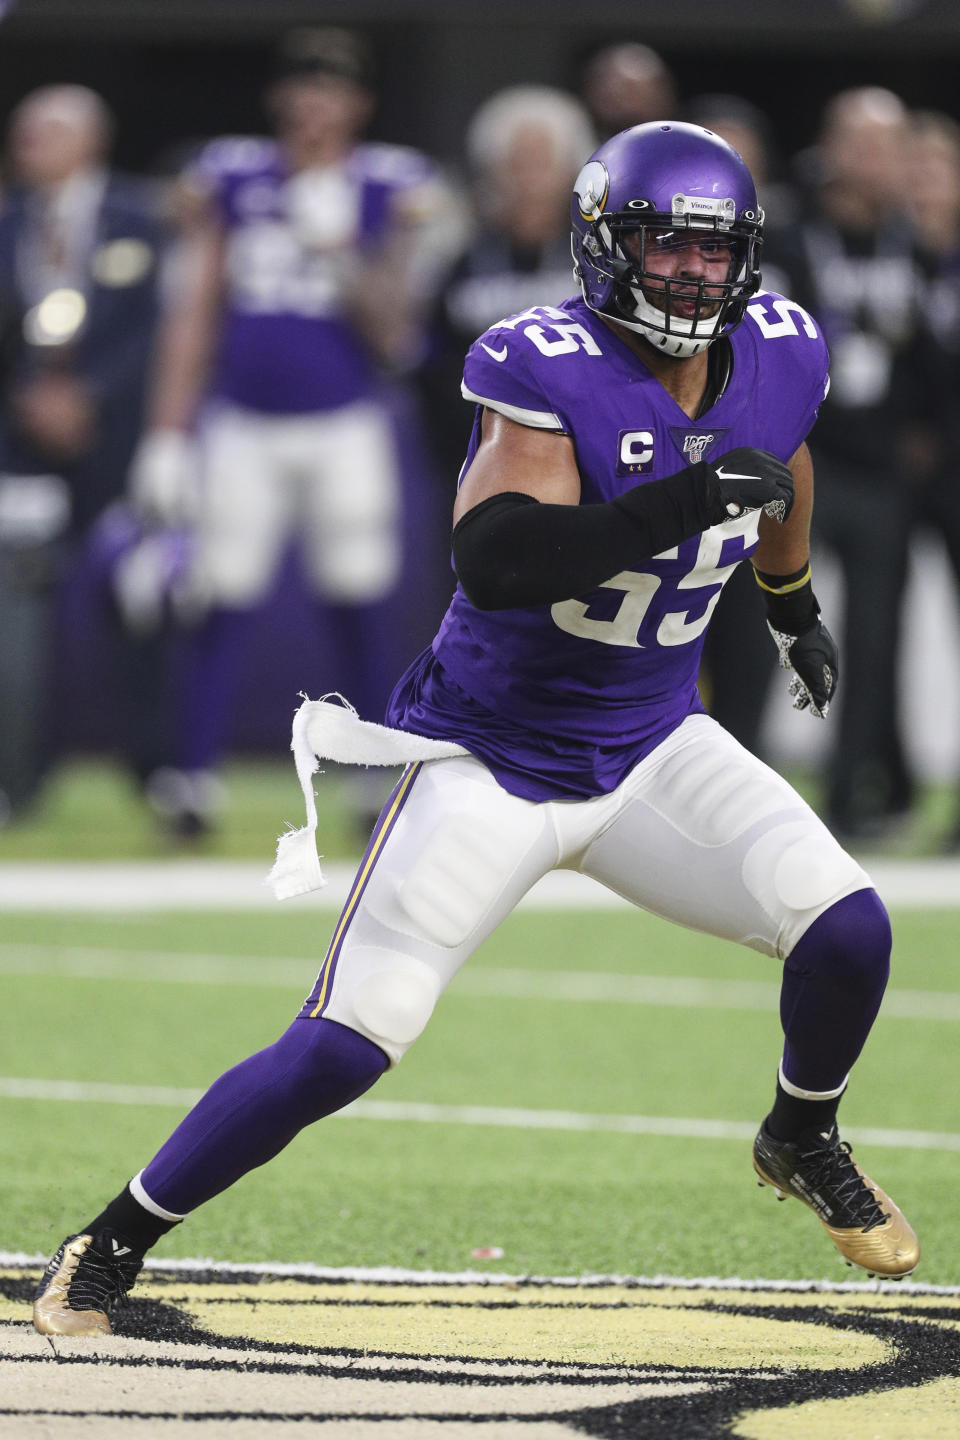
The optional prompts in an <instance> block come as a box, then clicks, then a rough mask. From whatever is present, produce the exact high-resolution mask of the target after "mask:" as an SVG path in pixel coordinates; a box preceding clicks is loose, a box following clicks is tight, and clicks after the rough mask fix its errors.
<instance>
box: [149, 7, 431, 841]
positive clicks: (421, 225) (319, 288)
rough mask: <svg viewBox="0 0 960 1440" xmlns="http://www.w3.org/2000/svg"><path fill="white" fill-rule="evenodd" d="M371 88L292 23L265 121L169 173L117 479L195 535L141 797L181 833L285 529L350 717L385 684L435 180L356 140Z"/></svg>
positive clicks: (191, 818)
mask: <svg viewBox="0 0 960 1440" xmlns="http://www.w3.org/2000/svg"><path fill="white" fill-rule="evenodd" d="M371 87H372V76H371V61H370V57H369V55H368V54H367V51H366V47H365V45H364V44H363V42H362V40H361V38H360V37H358V36H356V35H354V34H353V33H351V32H345V31H340V30H307V31H297V32H294V33H292V34H291V35H290V36H289V37H287V39H286V40H285V41H284V42H283V43H282V45H281V48H280V53H279V58H278V64H277V71H276V75H275V78H274V80H273V83H272V85H271V86H270V89H269V90H268V93H267V97H266V100H267V108H268V110H269V113H270V116H271V119H272V121H273V124H274V128H275V131H276V138H275V139H267V138H261V137H255V136H232V137H226V138H221V139H218V140H214V141H213V142H211V143H210V144H209V145H207V146H206V147H205V148H204V149H203V150H202V152H201V153H200V154H199V155H198V157H197V158H196V160H195V162H194V164H193V165H192V166H191V167H190V169H189V172H188V174H187V176H186V177H185V185H186V186H187V187H188V188H189V190H190V191H191V192H192V196H193V201H194V203H193V206H192V208H190V207H187V213H188V214H189V215H190V223H189V226H188V230H187V234H186V235H185V237H184V242H183V247H182V252H183V253H182V255H181V256H180V258H179V261H178V263H177V264H176V265H175V266H174V267H173V269H172V275H171V286H170V288H171V290H172V301H171V304H170V307H169V312H168V315H167V318H166V324H165V327H164V330H163V333H162V335H161V341H160V346H159V354H158V357H157V364H156V378H155V386H154V390H153V397H152V404H151V414H150V417H149V426H148V431H147V433H146V435H145V438H144V440H143V443H142V445H141V448H140V451H139V454H138V457H137V461H136V463H135V466H134V470H133V476H132V490H133V496H134V500H135V502H136V503H137V505H138V506H139V508H140V510H141V511H142V512H143V513H145V514H146V515H147V516H148V517H153V518H155V519H158V520H160V521H162V522H168V523H169V522H176V521H178V520H183V519H184V518H186V519H188V520H190V521H192V523H193V526H194V528H195V532H196V551H195V563H194V567H193V596H192V601H193V608H194V610H195V611H196V612H197V613H199V614H201V615H203V616H204V620H203V623H202V625H201V626H200V628H199V630H198V632H197V634H196V636H195V643H194V645H193V646H192V649H191V652H190V657H189V663H188V666H187V679H186V691H187V693H186V699H185V714H184V719H183V727H182V729H183V737H182V746H183V753H182V755H181V757H180V768H179V770H178V771H175V772H173V773H172V774H170V775H168V776H167V777H165V779H166V785H165V793H161V792H160V790H159V789H158V793H157V795H156V797H155V798H156V801H157V804H158V808H161V809H163V808H166V809H167V810H168V812H169V814H170V819H171V824H172V825H173V827H174V828H175V829H178V828H179V829H181V830H182V831H184V832H187V833H189V832H190V830H191V829H202V828H204V826H205V824H206V823H208V822H209V820H210V819H211V818H212V817H211V814H210V810H211V798H210V797H212V796H214V795H215V794H216V786H215V785H211V783H210V781H211V778H212V777H211V772H212V771H213V770H214V767H215V765H216V763H217V761H218V759H219V756H220V752H221V750H222V747H223V743H224V740H225V738H226V736H227V733H228V717H229V715H230V712H231V708H232V705H233V702H234V699H235V696H236V691H237V684H238V680H239V678H240V675H241V673H242V669H243V662H244V655H245V651H246V648H247V646H248V644H249V638H250V621H251V617H252V616H253V614H254V612H255V610H256V607H257V606H259V605H260V603H261V602H262V601H263V600H264V598H265V596H266V595H267V593H268V591H269V588H270V586H271V583H272V581H273V579H274V577H275V575H276V571H277V567H278V564H279V562H280V559H281V556H282V555H283V553H284V551H285V549H286V547H287V546H288V545H289V544H290V543H291V541H292V540H293V539H294V538H296V540H297V542H298V545H299V550H300V554H301V559H302V564H303V569H304V571H305V578H306V581H307V584H308V586H309V588H310V590H311V592H312V593H313V594H315V595H316V596H317V597H318V598H319V600H320V601H321V606H320V609H319V617H318V619H319V623H320V624H321V625H322V627H323V641H324V649H325V651H326V652H327V653H328V654H331V655H333V657H334V660H333V664H332V668H334V669H335V670H336V671H338V673H341V674H342V676H343V680H342V683H343V684H344V685H346V686H348V687H349V688H352V687H353V686H355V687H356V703H357V705H358V707H359V709H360V711H361V713H364V714H369V715H370V716H371V717H373V716H377V717H379V715H380V714H382V710H383V704H384V701H385V699H386V695H387V693H388V691H389V683H390V680H391V678H392V674H391V664H392V661H391V658H390V657H391V647H392V645H393V644H395V640H396V636H395V634H394V633H393V631H392V630H390V633H389V634H388V633H387V630H388V628H389V626H388V624H387V619H388V615H387V610H386V607H385V606H384V603H383V602H384V601H385V600H386V599H387V598H388V597H389V596H391V595H392V594H394V593H395V591H396V587H397V583H398V580H399V576H400V567H401V560H402V555H401V546H402V534H401V502H402V497H401V481H400V475H399V462H398V455H397V440H396V435H395V431H394V427H393V421H392V416H391V410H390V408H389V406H388V404H387V403H386V397H385V394H384V391H383V375H384V372H385V371H388V370H391V369H398V368H400V369H402V368H403V366H404V365H405V364H407V363H408V362H409V361H410V359H411V358H412V351H413V347H414V341H415V333H416V326H415V320H414V317H415V312H416V310H417V303H418V294H419V289H420V286H421V284H422V283H423V281H424V267H426V266H427V265H428V256H429V254H430V252H431V237H432V236H433V235H435V234H436V233H437V223H436V222H437V221H438V220H439V219H440V218H441V215H442V213H443V212H444V206H445V195H444V189H443V186H442V184H441V182H440V179H439V176H438V173H437V171H436V168H435V167H434V165H433V164H432V162H430V161H428V160H427V159H426V158H425V157H424V156H423V155H421V154H419V153H418V152H416V151H413V150H410V149H406V148H403V147H400V146H396V145H384V144H373V143H365V142H361V141H360V139H359V137H360V135H361V134H362V132H363V131H364V129H365V127H366V125H367V122H368V121H369V119H370V115H371V112H372V109H373V104H374V98H373V91H372V88H371ZM445 225H446V227H447V228H449V219H448V217H445ZM383 793H384V792H383V791H382V790H381V791H379V794H378V799H377V803H376V806H375V808H374V814H375V813H376V811H377V810H378V809H379V805H380V803H381V802H382V799H383ZM362 808H368V807H367V806H363V807H362Z"/></svg>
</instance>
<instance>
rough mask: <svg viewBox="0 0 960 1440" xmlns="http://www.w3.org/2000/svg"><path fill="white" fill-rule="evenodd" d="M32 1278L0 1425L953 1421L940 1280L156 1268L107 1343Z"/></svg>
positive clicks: (364, 1427)
mask: <svg viewBox="0 0 960 1440" xmlns="http://www.w3.org/2000/svg"><path fill="white" fill-rule="evenodd" d="M36 1278H37V1277H36V1276H35V1275H34V1274H31V1273H28V1272H26V1271H25V1270H23V1269H10V1270H6V1271H2V1272H0V1297H2V1298H0V1430H2V1432H3V1433H4V1434H5V1435H6V1434H8V1433H9V1434H11V1435H19V1434H20V1433H22V1434H23V1435H24V1436H27V1435H34V1434H36V1435H41V1434H45V1433H47V1431H46V1429H45V1428H43V1427H45V1426H46V1425H47V1424H48V1423H49V1425H50V1426H51V1427H54V1426H55V1423H56V1419H57V1417H61V1418H62V1417H66V1416H69V1417H71V1423H72V1422H74V1421H75V1422H77V1423H78V1424H80V1425H81V1426H82V1427H83V1428H84V1429H86V1428H88V1427H93V1428H91V1429H90V1433H91V1434H93V1433H96V1435H97V1436H98V1437H104V1440H110V1437H112V1435H113V1434H114V1432H116V1433H117V1434H118V1435H119V1433H120V1428H121V1426H124V1427H126V1428H124V1430H123V1434H124V1437H125V1440H129V1437H130V1436H131V1435H133V1436H135V1435H136V1434H137V1431H138V1427H148V1426H149V1424H151V1423H154V1424H155V1423H157V1422H161V1421H162V1422H164V1430H163V1433H164V1434H165V1435H169V1436H171V1437H173V1436H176V1437H177V1440H179V1437H180V1436H187V1435H194V1434H196V1435H197V1436H198V1437H199V1436H200V1434H201V1431H202V1432H203V1434H204V1436H205V1440H212V1436H213V1435H214V1433H216V1434H217V1435H218V1436H219V1435H220V1434H229V1433H231V1428H233V1427H234V1422H235V1432H236V1434H237V1435H238V1436H245V1435H246V1434H247V1433H248V1431H249V1427H250V1426H251V1425H253V1424H256V1425H257V1426H260V1427H266V1426H269V1425H280V1424H283V1423H287V1422H296V1423H298V1424H300V1425H303V1424H305V1423H307V1424H310V1425H312V1426H317V1427H322V1432H323V1435H324V1437H329V1440H336V1437H339V1436H341V1435H342V1436H344V1437H346V1436H349V1437H350V1440H360V1437H366V1436H367V1435H369V1436H371V1437H373V1436H376V1437H378V1440H384V1436H385V1435H386V1434H387V1433H390V1431H391V1427H399V1428H397V1429H396V1433H397V1434H398V1435H409V1436H411V1437H416V1440H421V1437H422V1440H433V1437H434V1436H435V1435H436V1436H440V1435H441V1434H444V1433H445V1434H447V1435H456V1436H457V1437H458V1440H459V1437H460V1436H461V1435H462V1434H463V1433H465V1430H466V1428H467V1427H471V1428H472V1427H476V1428H478V1429H480V1431H481V1433H482V1434H483V1435H484V1437H487V1436H493V1435H496V1436H497V1440H500V1437H504V1440H508V1437H511V1436H513V1435H517V1436H522V1437H523V1440H561V1437H564V1436H568V1437H574V1436H578V1435H579V1436H596V1437H605V1436H610V1437H614V1436H616V1437H618V1440H622V1437H628V1436H633V1435H636V1436H643V1437H644V1440H667V1437H669V1440H677V1437H684V1440H685V1437H687V1436H690V1437H696V1440H714V1437H715V1440H720V1437H724V1440H728V1437H730V1436H734V1437H740V1440H838V1437H842V1440H861V1437H862V1440H905V1437H909V1440H933V1437H937V1440H941V1437H942V1440H947V1437H955V1436H957V1435H960V1295H953V1294H949V1295H938V1294H923V1293H919V1292H912V1291H899V1292H897V1293H896V1294H894V1293H889V1292H881V1291H879V1290H878V1291H877V1292H875V1293H873V1292H864V1291H857V1292H853V1291H848V1292H842V1293H841V1292H832V1293H824V1292H805V1293H798V1292H796V1291H777V1292H772V1293H771V1292H766V1291H762V1292H745V1291H743V1290H734V1289H730V1290H727V1289H724V1288H722V1287H716V1288H709V1287H707V1286H705V1287H703V1288H698V1289H688V1288H675V1289H671V1288H668V1287H661V1286H644V1285H642V1284H636V1285H635V1284H624V1285H616V1284H609V1285H607V1284H603V1285H595V1284H591V1285H586V1284H585V1285H570V1284H563V1285H559V1284H556V1285H551V1284H549V1283H535V1282H524V1281H517V1282H511V1283H509V1284H468V1283H464V1284H459V1283H458V1284H451V1283H445V1284H414V1283H385V1282H382V1281H377V1282H370V1281H356V1280H344V1281H339V1280H330V1279H322V1280H321V1279H316V1280H315V1279H308V1278H279V1277H275V1276H264V1275H249V1274H248V1275H243V1274H225V1273H223V1272H209V1271H208V1272H204V1271H201V1270H196V1271H189V1272H170V1271H163V1270H159V1269H157V1270H151V1271H149V1272H147V1274H146V1275H145V1276H144V1278H143V1279H142V1280H141V1282H140V1283H139V1284H138V1286H137V1290H136V1292H135V1298H134V1299H133V1300H132V1301H131V1303H130V1305H129V1306H128V1307H127V1308H126V1309H125V1310H123V1311H121V1312H120V1313H119V1315H118V1316H117V1317H116V1318H115V1328H116V1331H117V1333H116V1335H115V1336H113V1337H105V1338H103V1339H97V1340H66V1339H62V1338H58V1339H55V1340H54V1341H52V1342H51V1341H50V1340H48V1339H46V1338H44V1337H41V1336H39V1335H37V1334H36V1332H35V1331H34V1330H33V1328H32V1326H31V1325H30V1323H29V1309H28V1302H29V1298H30V1295H31V1294H32V1289H33V1285H34V1284H35V1282H36ZM841 1415H842V1419H841ZM401 1422H402V1425H401ZM14 1427H15V1428H14ZM211 1427H212V1428H211ZM218 1427H220V1428H218ZM223 1427H227V1428H226V1429H224V1428H223ZM49 1433H55V1432H54V1430H53V1428H51V1430H50V1432H49ZM78 1433H79V1432H78ZM143 1433H146V1432H145V1430H144V1431H143ZM261 1433H262V1431H261V1430H259V1429H258V1431H257V1434H258V1435H260V1434H261Z"/></svg>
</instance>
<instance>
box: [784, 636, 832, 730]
mask: <svg viewBox="0 0 960 1440" xmlns="http://www.w3.org/2000/svg"><path fill="white" fill-rule="evenodd" d="M767 626H768V628H769V630H770V634H771V635H772V636H773V639H774V643H775V645H776V647H777V651H778V653H779V655H780V664H781V666H782V668H783V669H784V670H792V671H793V672H794V675H793V679H792V680H791V681H790V687H789V688H790V694H791V695H792V696H793V708H794V710H809V711H810V714H811V715H815V716H816V717H817V719H818V720H823V719H825V718H826V714H827V711H828V710H829V709H830V701H831V700H832V699H833V696H834V694H835V693H836V689H837V681H838V679H839V678H840V667H839V657H838V652H837V642H836V641H835V640H834V638H833V636H832V635H831V634H830V631H829V630H828V629H827V627H826V625H824V624H823V623H822V622H821V621H820V620H816V621H814V623H813V625H811V626H810V628H809V630H805V631H804V632H803V634H802V635H787V634H786V633H785V632H784V631H783V630H775V629H774V628H773V626H772V625H771V624H770V621H769V620H768V621H767Z"/></svg>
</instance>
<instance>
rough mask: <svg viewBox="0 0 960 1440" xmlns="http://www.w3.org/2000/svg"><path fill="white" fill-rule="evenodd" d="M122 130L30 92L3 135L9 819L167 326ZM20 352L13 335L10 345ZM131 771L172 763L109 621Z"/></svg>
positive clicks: (1, 697) (59, 88)
mask: <svg viewBox="0 0 960 1440" xmlns="http://www.w3.org/2000/svg"><path fill="white" fill-rule="evenodd" d="M112 131H113V122H112V119H111V117H110V115H109V113H108V110H107V107H106V105H105V104H104V102H103V101H102V99H101V98H100V96H99V95H97V94H95V93H94V92H93V91H92V90H88V89H86V88H85V87H83V86H79V85H56V86H48V87H45V88H43V89H40V90H35V91H33V92H32V93H31V94H29V95H27V96H26V98H25V99H24V100H22V101H21V102H20V104H19V105H18V106H17V107H16V109H15V110H14V112H13V114H12V116H11V119H10V122H9V127H8V135H7V139H8V149H9V158H10V167H11V172H12V178H13V185H12V186H11V188H10V190H9V193H8V194H7V195H6V197H5V204H4V208H3V211H2V213H0V297H2V306H3V309H4V311H5V313H6V315H7V316H8V317H13V316H15V317H16V321H15V322H12V321H10V320H9V319H8V341H9V343H8V360H7V372H8V373H7V381H6V386H5V395H4V404H3V411H2V416H0V610H2V613H3V623H2V626H0V812H2V814H3V815H4V816H6V817H7V818H9V817H10V816H11V815H12V816H16V815H18V814H20V813H22V812H23V811H24V810H26V809H27V808H28V807H29V805H30V804H31V803H32V801H33V800H34V799H35V798H36V796H37V794H38V791H39V788H40V785H41V781H42V778H43V776H44V774H45V772H46V770H47V768H48V766H49V764H50V761H51V758H52V757H51V752H50V746H51V738H52V736H51V730H52V727H51V724H50V721H49V714H48V709H49V707H48V701H49V699H50V696H51V689H50V681H51V678H52V677H51V669H52V661H53V653H54V643H55V636H56V621H57V607H58V600H59V596H60V593H61V584H62V582H63V580H64V577H65V575H66V574H67V573H68V570H69V568H70V566H71V565H82V564H83V563H84V562H85V558H86V552H87V551H88V549H89V548H90V547H91V545H93V546H95V545H96V544H97V543H98V541H97V527H98V525H99V523H100V517H102V516H103V515H104V513H105V512H106V511H107V510H108V509H109V507H110V506H111V503H112V502H114V501H116V500H117V499H118V498H119V497H120V496H122V495H123V493H124V491H125V487H126V483H127V474H128V469H129V465H130V460H131V456H132V455H133V452H134V449H135V446H136V443H137V438H138V434H139V429H140V422H141V413H142V401H143V391H144V386H145V377H146V370H147V366H148V362H149V355H150V347H151V344H152V341H153V336H154V326H155V318H156V284H157V260H158V251H159V248H160V240H161V237H160V233H159V229H158V226H157V223H156V221H155V219H154V217H153V214H152V212H151V210H150V207H149V205H148V202H147V200H146V198H145V196H144V195H143V193H142V192H141V190H140V188H139V187H138V186H137V185H136V184H135V182H133V181H131V180H128V179H126V178H124V177H121V176H118V175H115V174H112V173H111V172H110V171H109V170H108V168H107V155H108V151H109V148H110V142H111V138H112ZM15 330H16V331H18V332H19V333H18V334H14V331H15ZM105 638H106V639H107V641H108V644H109V647H110V660H111V662H112V665H111V669H112V676H111V680H112V682H113V683H112V685H111V689H110V691H109V692H108V695H107V696H105V697H101V701H102V703H103V704H105V705H107V706H110V707H112V708H113V710H114V711H115V712H118V713H119V717H120V720H121V726H120V729H121V732H122V740H123V744H124V748H125V752H126V758H127V759H128V760H129V761H130V763H131V765H132V768H133V770H134V772H135V774H136V776H137V778H138V780H139V781H140V782H141V783H143V784H146V783H147V782H148V779H149V777H150V775H151V774H152V773H155V771H156V770H157V769H158V768H159V767H160V766H161V765H162V764H163V763H164V762H165V761H166V760H167V759H168V758H169V752H168V750H167V744H168V738H169V737H168V736H167V735H166V734H165V733H163V730H162V715H163V693H162V691H163V684H164V669H163V665H162V663H161V662H160V659H159V652H158V650H157V648H156V645H155V644H154V643H153V641H152V640H151V639H150V638H146V639H139V638H137V637H136V636H133V635H130V634H127V633H125V631H124V629H123V626H122V624H121V623H120V618H119V615H118V614H117V613H116V612H113V613H111V614H110V615H109V621H108V625H107V627H106V630H105Z"/></svg>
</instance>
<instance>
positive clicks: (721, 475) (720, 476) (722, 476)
mask: <svg viewBox="0 0 960 1440" xmlns="http://www.w3.org/2000/svg"><path fill="white" fill-rule="evenodd" d="M483 348H484V350H486V348H487V347H486V345H484V347H483ZM717 479H718V480H759V479H761V476H759V475H730V474H728V473H727V471H726V470H722V469H721V468H720V466H719V465H718V466H717Z"/></svg>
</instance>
